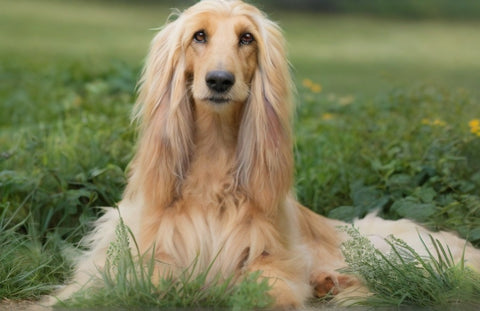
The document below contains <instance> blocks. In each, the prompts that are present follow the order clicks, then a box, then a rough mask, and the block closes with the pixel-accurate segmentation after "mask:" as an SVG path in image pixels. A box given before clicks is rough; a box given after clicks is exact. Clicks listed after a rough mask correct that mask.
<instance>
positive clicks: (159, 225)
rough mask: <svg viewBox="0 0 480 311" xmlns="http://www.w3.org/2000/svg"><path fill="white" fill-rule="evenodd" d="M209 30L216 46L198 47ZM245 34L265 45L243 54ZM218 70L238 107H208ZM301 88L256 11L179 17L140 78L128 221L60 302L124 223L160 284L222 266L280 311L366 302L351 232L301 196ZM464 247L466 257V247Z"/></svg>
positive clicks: (229, 5)
mask: <svg viewBox="0 0 480 311" xmlns="http://www.w3.org/2000/svg"><path fill="white" fill-rule="evenodd" d="M198 31H203V32H204V33H205V34H206V38H207V40H206V41H205V42H200V43H199V42H196V41H195V40H193V37H194V36H195V35H196V33H197V32H198ZM244 33H249V34H251V35H253V38H254V42H252V43H251V44H250V43H249V44H245V45H242V44H239V40H240V39H241V36H242V35H243V34H244ZM200 38H201V37H200ZM197 41H198V40H197ZM213 70H223V71H228V72H232V73H233V74H234V76H235V83H234V84H233V86H232V87H231V89H230V90H229V91H228V92H226V93H225V94H223V95H222V96H224V97H225V98H228V100H227V101H228V102H226V103H222V104H218V103H212V102H211V101H209V99H208V98H209V96H210V97H211V96H217V95H218V94H213V95H212V91H211V90H209V89H208V87H206V86H205V75H206V74H208V72H211V71H213ZM291 84H292V83H291V80H290V75H289V68H288V63H287V61H286V55H285V50H284V39H283V36H282V33H281V31H280V29H279V28H278V26H277V25H276V24H275V23H273V22H272V21H270V20H268V19H267V17H266V16H265V15H264V14H263V13H262V12H260V11H259V10H258V9H256V8H255V7H253V6H251V5H249V4H245V3H243V2H241V1H238V0H232V1H228V0H204V1H201V2H199V3H197V4H195V5H194V6H192V7H191V8H189V9H187V10H186V11H184V12H183V13H181V14H178V15H177V16H175V17H174V18H172V21H170V22H169V23H167V25H166V26H164V27H163V29H161V30H160V31H159V33H158V34H157V35H156V36H155V38H154V39H153V41H152V44H151V47H150V53H149V55H148V57H147V60H146V64H145V68H144V70H143V74H142V78H141V80H140V84H139V95H138V101H137V104H136V106H135V109H134V118H135V119H136V120H137V122H138V124H139V125H140V128H139V141H138V146H137V152H136V155H135V157H134V159H133V161H132V164H131V166H130V173H129V181H128V186H127V188H126V190H125V194H124V198H123V200H122V201H121V202H120V204H119V208H118V211H117V210H115V209H109V210H107V212H106V213H105V215H104V216H103V217H101V218H100V219H99V220H98V222H97V223H96V225H95V230H94V231H93V233H92V234H91V235H90V236H89V237H87V244H88V245H89V249H90V250H89V251H88V252H86V253H85V254H84V256H83V257H82V258H81V259H80V260H79V262H78V264H77V270H76V274H75V277H74V280H73V281H72V283H71V285H69V286H67V287H66V288H65V289H64V290H63V291H61V292H60V293H58V297H59V298H60V299H64V298H67V297H69V296H70V295H71V294H72V293H73V292H75V291H76V290H78V289H79V288H80V287H81V286H84V285H85V284H86V283H87V282H88V280H89V279H90V277H91V276H92V275H93V276H94V275H96V274H98V271H99V270H101V269H102V267H103V265H104V263H105V259H106V252H107V248H108V245H109V244H110V242H111V241H112V240H113V238H114V228H115V226H116V224H117V223H118V221H119V215H121V216H122V217H123V219H124V221H125V223H126V224H127V225H128V226H129V227H130V228H131V229H132V231H133V233H134V235H135V238H136V240H137V241H138V243H139V247H140V251H141V252H149V251H150V252H151V251H155V254H154V255H155V258H156V259H158V261H159V264H158V267H156V270H157V271H156V273H157V274H156V275H158V277H161V276H162V275H164V274H165V273H169V275H170V274H173V275H175V274H176V273H179V272H180V271H183V270H184V269H186V268H187V267H189V265H190V264H191V263H192V262H193V261H194V260H198V262H197V268H198V269H199V271H201V270H202V269H206V268H207V267H208V266H209V265H210V264H211V263H212V262H213V266H212V267H211V270H210V274H211V275H212V276H217V275H223V276H224V277H228V276H231V275H234V276H237V277H240V276H241V275H243V274H245V273H246V272H249V271H257V270H260V271H262V277H264V278H268V280H269V281H270V285H271V286H272V289H271V291H270V294H271V295H272V297H273V298H275V306H277V307H301V306H302V305H303V304H304V303H305V301H306V300H307V299H308V298H309V297H312V296H313V295H316V296H322V295H324V294H327V293H328V292H330V293H339V294H342V292H343V293H349V292H350V293H351V292H352V291H353V289H357V291H356V293H359V292H362V290H363V289H362V286H361V284H360V282H359V281H358V280H357V279H355V278H354V277H352V276H345V275H341V274H339V273H338V272H337V271H336V270H337V269H339V268H342V267H343V266H344V265H345V264H344V261H343V257H342V254H341V252H340V244H341V242H342V241H343V240H344V239H345V237H344V236H343V234H342V233H339V232H338V231H337V229H336V228H335V227H336V226H337V225H341V224H342V223H341V222H338V221H334V220H329V219H326V218H324V217H322V216H319V215H316V214H314V213H313V212H311V211H310V210H308V209H307V208H305V207H303V206H301V205H300V204H299V203H298V202H297V201H296V200H295V199H294V197H293V195H292V192H291V188H292V183H293V167H294V165H293V153H292V145H293V142H292V128H291V121H292V120H291V119H292V110H293V105H292V98H291V97H292V96H291V89H292V85H291ZM385 224H388V225H385ZM373 225H376V226H377V228H379V229H380V230H381V231H379V232H382V233H383V234H386V233H387V232H390V233H398V234H399V235H400V237H402V234H403V235H405V234H404V233H405V230H406V232H407V233H408V234H411V231H412V230H413V228H416V225H415V224H413V223H412V222H409V221H406V220H405V221H400V222H396V223H387V222H385V221H382V220H380V219H379V218H376V217H373V216H370V217H369V218H367V219H364V220H361V221H358V222H357V226H359V227H360V228H361V229H362V230H365V232H366V233H367V234H371V235H372V236H375V234H374V232H367V231H368V230H370V229H372V230H373V231H375V227H374V226H373ZM384 227H385V228H384ZM367 229H368V230H367ZM402 230H403V231H402ZM402 232H403V233H402ZM377 238H378V237H377V236H376V237H375V239H377ZM381 238H382V237H380V239H381ZM407 238H408V239H409V240H411V239H412V237H410V236H407ZM444 240H446V241H447V242H452V241H454V240H455V239H454V238H452V237H451V236H448V237H447V238H445V239H444ZM458 241H461V242H464V241H463V240H458ZM458 241H457V240H455V241H454V242H455V243H456V244H455V247H463V246H462V245H460V244H459V243H460V242H458ZM154 246H155V247H154ZM479 258H480V255H479V252H478V251H477V250H475V249H473V248H471V247H468V249H467V259H468V260H470V262H471V263H472V264H473V265H476V266H477V267H478V266H480V259H479ZM160 262H161V263H160Z"/></svg>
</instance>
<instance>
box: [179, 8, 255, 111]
mask: <svg viewBox="0 0 480 311" xmlns="http://www.w3.org/2000/svg"><path fill="white" fill-rule="evenodd" d="M257 32H258V31H257V29H256V27H255V25H254V24H253V23H252V22H251V21H250V20H249V19H248V18H247V17H245V16H220V15H217V14H214V13H208V12H207V13H203V14H200V15H199V16H198V17H197V18H195V19H194V20H193V21H192V22H191V23H189V26H188V34H189V35H190V36H191V37H190V38H191V39H190V42H189V44H188V46H187V51H186V63H187V66H186V68H187V74H188V76H189V78H190V81H191V88H190V91H191V95H192V97H193V99H194V101H195V103H196V104H197V105H198V104H202V105H204V104H206V105H208V106H209V107H213V109H214V110H222V109H223V108H224V107H225V106H232V104H241V103H244V102H245V101H246V100H247V98H248V96H249V93H250V82H251V80H252V77H253V75H254V72H255V69H256V66H257V49H258V46H257V42H256V41H255V36H256V34H257Z"/></svg>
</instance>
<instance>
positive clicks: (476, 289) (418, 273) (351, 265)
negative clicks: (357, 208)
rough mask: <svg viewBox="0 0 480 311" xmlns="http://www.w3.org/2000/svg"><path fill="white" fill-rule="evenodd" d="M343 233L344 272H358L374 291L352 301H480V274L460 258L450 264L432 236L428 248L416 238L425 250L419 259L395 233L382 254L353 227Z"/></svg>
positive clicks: (422, 304)
mask: <svg viewBox="0 0 480 311" xmlns="http://www.w3.org/2000/svg"><path fill="white" fill-rule="evenodd" d="M345 231H346V232H347V233H348V234H349V236H350V240H348V241H346V242H344V243H343V245H342V253H343V254H344V256H345V260H346V262H347V264H348V268H347V269H345V270H344V272H346V273H351V274H355V275H357V276H358V277H359V278H360V279H362V280H363V281H364V283H365V284H366V285H367V287H368V288H369V289H370V290H371V291H372V292H373V293H374V295H373V296H370V297H368V298H367V299H361V300H358V301H357V302H356V303H357V304H361V305H369V306H376V307H378V306H392V305H396V306H400V305H406V306H420V307H435V306H436V307H438V306H444V307H445V306H448V305H450V306H452V307H454V305H455V304H457V305H458V307H459V308H465V307H468V306H475V305H478V304H479V303H480V273H479V272H478V271H474V270H472V269H470V268H468V267H466V266H465V265H464V259H463V258H462V259H461V260H460V262H454V260H453V256H452V254H451V253H450V250H449V249H448V246H447V245H443V244H442V243H440V242H439V241H438V240H435V239H434V238H433V237H432V236H430V239H431V242H432V245H433V246H434V249H433V250H429V249H428V248H427V246H426V244H425V241H424V240H422V238H421V237H420V236H419V239H421V241H422V243H423V245H424V246H425V249H426V250H427V252H428V256H427V257H422V256H420V255H419V254H418V253H417V252H416V251H415V250H413V249H412V248H411V247H410V246H409V245H408V244H407V243H405V242H404V241H403V240H400V239H397V238H395V237H394V236H390V237H388V238H387V239H386V242H387V243H388V244H389V245H390V247H391V250H390V252H389V253H388V254H383V253H382V252H380V251H379V250H378V249H376V248H375V247H374V246H373V244H372V243H371V242H370V241H369V240H368V238H366V237H364V236H362V235H361V234H360V233H359V232H358V230H357V229H355V228H354V227H346V228H345ZM352 299H353V300H355V299H356V298H355V297H353V298H352ZM347 302H348V301H347Z"/></svg>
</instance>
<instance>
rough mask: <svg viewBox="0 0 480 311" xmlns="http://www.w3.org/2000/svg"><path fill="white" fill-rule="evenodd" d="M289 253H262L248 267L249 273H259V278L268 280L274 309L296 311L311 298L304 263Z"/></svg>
mask: <svg viewBox="0 0 480 311" xmlns="http://www.w3.org/2000/svg"><path fill="white" fill-rule="evenodd" d="M289 255H290V254H289V252H287V251H281V252H279V253H278V254H269V253H267V252H264V253H263V254H262V255H261V256H260V257H258V258H257V259H256V260H254V261H253V263H252V264H251V265H250V266H249V267H248V270H249V271H250V272H253V271H261V278H262V279H265V278H266V279H268V283H269V285H270V287H271V289H270V292H269V294H270V296H271V297H272V298H273V299H274V305H273V306H274V308H275V309H277V308H278V309H298V308H301V307H302V306H303V304H304V302H305V301H306V300H307V298H309V297H310V296H311V287H310V286H309V284H308V275H307V274H306V271H307V269H306V263H304V262H303V260H302V259H301V258H298V256H293V255H292V256H289Z"/></svg>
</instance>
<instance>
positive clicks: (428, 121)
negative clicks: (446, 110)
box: [421, 118, 430, 125]
mask: <svg viewBox="0 0 480 311" xmlns="http://www.w3.org/2000/svg"><path fill="white" fill-rule="evenodd" d="M421 122H422V124H425V125H430V120H428V119H426V118H423V119H422V121H421Z"/></svg>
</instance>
